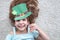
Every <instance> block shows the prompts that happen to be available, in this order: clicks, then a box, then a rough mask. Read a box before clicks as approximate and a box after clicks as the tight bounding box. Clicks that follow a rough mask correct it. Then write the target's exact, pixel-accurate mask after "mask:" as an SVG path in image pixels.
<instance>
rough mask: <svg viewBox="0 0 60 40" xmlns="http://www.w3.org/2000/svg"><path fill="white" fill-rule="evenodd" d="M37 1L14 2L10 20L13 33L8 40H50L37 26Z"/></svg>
mask: <svg viewBox="0 0 60 40" xmlns="http://www.w3.org/2000/svg"><path fill="white" fill-rule="evenodd" d="M37 3H38V1H37V0H13V1H12V3H11V5H10V14H9V18H10V20H11V23H12V25H13V26H14V27H13V31H11V32H10V33H9V34H8V35H7V36H6V40H49V38H48V36H47V35H46V34H45V33H44V32H43V31H42V30H41V29H40V28H39V27H38V26H37V25H36V24H35V19H36V17H38V11H39V9H38V7H37V6H38V5H37Z"/></svg>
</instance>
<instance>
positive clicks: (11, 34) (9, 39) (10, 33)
mask: <svg viewBox="0 0 60 40" xmlns="http://www.w3.org/2000/svg"><path fill="white" fill-rule="evenodd" d="M12 37H13V31H10V32H9V33H8V34H7V35H6V38H5V40H11V38H12Z"/></svg>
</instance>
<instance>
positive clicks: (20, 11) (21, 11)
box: [12, 3, 32, 20]
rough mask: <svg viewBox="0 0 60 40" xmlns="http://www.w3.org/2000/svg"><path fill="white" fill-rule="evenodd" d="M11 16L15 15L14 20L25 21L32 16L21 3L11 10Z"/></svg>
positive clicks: (24, 4)
mask: <svg viewBox="0 0 60 40" xmlns="http://www.w3.org/2000/svg"><path fill="white" fill-rule="evenodd" d="M12 14H13V15H16V16H15V18H14V20H21V19H25V18H27V17H28V16H30V15H31V14H32V12H30V11H28V9H27V5H26V3H21V4H18V5H16V6H14V7H13V8H12Z"/></svg>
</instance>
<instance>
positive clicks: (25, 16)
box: [14, 12, 32, 20]
mask: <svg viewBox="0 0 60 40" xmlns="http://www.w3.org/2000/svg"><path fill="white" fill-rule="evenodd" d="M31 14H32V12H27V13H26V14H25V15H24V16H19V17H15V18H14V20H22V19H25V18H27V17H28V16H30V15H31Z"/></svg>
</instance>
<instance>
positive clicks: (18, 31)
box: [16, 29, 27, 34]
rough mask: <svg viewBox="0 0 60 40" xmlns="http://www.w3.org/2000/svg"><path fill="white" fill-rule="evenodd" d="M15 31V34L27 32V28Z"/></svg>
mask: <svg viewBox="0 0 60 40" xmlns="http://www.w3.org/2000/svg"><path fill="white" fill-rule="evenodd" d="M16 33H17V34H24V33H27V29H25V30H23V31H20V30H17V31H16Z"/></svg>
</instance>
